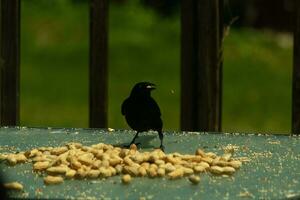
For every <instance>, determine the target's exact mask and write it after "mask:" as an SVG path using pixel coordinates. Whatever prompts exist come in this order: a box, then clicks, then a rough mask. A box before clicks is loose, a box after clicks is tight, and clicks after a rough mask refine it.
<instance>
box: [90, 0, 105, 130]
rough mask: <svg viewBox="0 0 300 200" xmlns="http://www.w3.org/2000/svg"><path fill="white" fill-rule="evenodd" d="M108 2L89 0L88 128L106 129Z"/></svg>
mask: <svg viewBox="0 0 300 200" xmlns="http://www.w3.org/2000/svg"><path fill="white" fill-rule="evenodd" d="M107 60H108V0H90V70H89V98H90V99H89V126H90V127H92V128H104V127H107V110H108V108H107V107H108V95H107V93H108V92H107V90H108V78H107V76H108V72H107Z"/></svg>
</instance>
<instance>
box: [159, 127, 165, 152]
mask: <svg viewBox="0 0 300 200" xmlns="http://www.w3.org/2000/svg"><path fill="white" fill-rule="evenodd" d="M158 135H159V139H160V146H159V148H160V149H161V150H162V151H165V147H164V145H163V139H164V135H163V133H162V131H161V130H160V131H158Z"/></svg>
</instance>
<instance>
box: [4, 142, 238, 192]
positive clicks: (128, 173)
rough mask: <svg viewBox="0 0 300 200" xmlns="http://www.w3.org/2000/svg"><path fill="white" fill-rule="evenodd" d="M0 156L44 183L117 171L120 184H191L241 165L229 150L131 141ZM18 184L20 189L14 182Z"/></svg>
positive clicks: (229, 171) (70, 146)
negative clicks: (188, 150) (145, 147)
mask: <svg viewBox="0 0 300 200" xmlns="http://www.w3.org/2000/svg"><path fill="white" fill-rule="evenodd" d="M0 159H1V160H6V161H7V163H8V164H10V165H16V164H18V163H22V162H31V163H33V170H34V171H39V172H47V174H49V175H48V176H46V177H45V178H44V182H45V184H48V185H50V184H59V183H62V182H63V180H64V178H106V177H111V176H115V175H117V174H123V176H122V182H123V183H124V184H127V183H130V182H131V179H132V177H136V176H142V177H144V176H148V177H150V178H155V177H168V178H169V179H177V178H181V177H183V176H189V180H190V181H191V182H192V183H193V184H198V183H199V181H200V177H199V176H198V175H195V174H199V173H205V172H207V173H209V172H210V173H212V174H214V175H226V176H228V175H232V174H233V173H235V172H236V170H237V169H239V168H240V167H241V165H242V162H241V161H240V160H236V159H234V158H232V153H231V152H230V151H227V152H225V154H224V155H222V156H218V155H216V154H215V153H213V152H207V153H206V152H204V151H203V150H202V149H197V150H196V153H195V155H189V154H180V153H178V152H174V153H170V154H165V153H164V152H163V151H161V150H160V149H155V150H153V151H152V152H139V151H138V148H137V146H136V145H134V144H133V145H131V146H130V148H129V149H122V148H120V147H113V146H112V145H108V144H103V143H99V144H94V145H91V146H83V145H82V144H80V143H74V142H72V143H68V144H66V145H65V146H62V147H40V148H37V149H32V150H28V151H26V152H21V153H16V154H12V153H8V154H3V153H2V154H0ZM15 185H16V184H15ZM8 187H9V186H8ZM10 187H14V186H10ZM18 187H19V188H21V187H20V185H18V184H17V186H16V188H18ZM22 188H23V186H22Z"/></svg>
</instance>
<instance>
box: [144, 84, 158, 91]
mask: <svg viewBox="0 0 300 200" xmlns="http://www.w3.org/2000/svg"><path fill="white" fill-rule="evenodd" d="M155 86H156V85H155V84H152V83H151V84H149V85H147V86H146V88H147V89H150V90H154V89H155V88H156V87H155Z"/></svg>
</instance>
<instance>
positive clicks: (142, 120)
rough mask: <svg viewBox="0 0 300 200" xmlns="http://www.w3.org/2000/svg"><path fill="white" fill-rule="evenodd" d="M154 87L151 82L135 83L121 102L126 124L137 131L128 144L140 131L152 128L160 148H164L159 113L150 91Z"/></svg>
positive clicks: (133, 140)
mask: <svg viewBox="0 0 300 200" xmlns="http://www.w3.org/2000/svg"><path fill="white" fill-rule="evenodd" d="M154 89H155V84H153V83H149V82H140V83H137V84H136V85H135V86H134V87H133V89H132V90H131V93H130V96H129V97H128V98H127V99H125V101H124V102H123V104H122V115H125V118H126V121H127V123H128V125H129V126H130V127H131V128H132V129H133V130H135V131H137V133H136V135H135V136H134V138H133V139H132V141H131V143H130V145H131V144H133V143H134V142H135V139H136V138H137V137H138V134H139V133H140V132H144V131H148V130H154V131H157V132H158V134H159V139H160V148H161V149H162V150H164V146H163V137H164V136H163V133H162V126H163V123H162V120H161V118H160V116H161V113H160V109H159V107H158V105H157V103H156V101H155V100H154V99H153V98H152V97H151V91H152V90H154Z"/></svg>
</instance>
